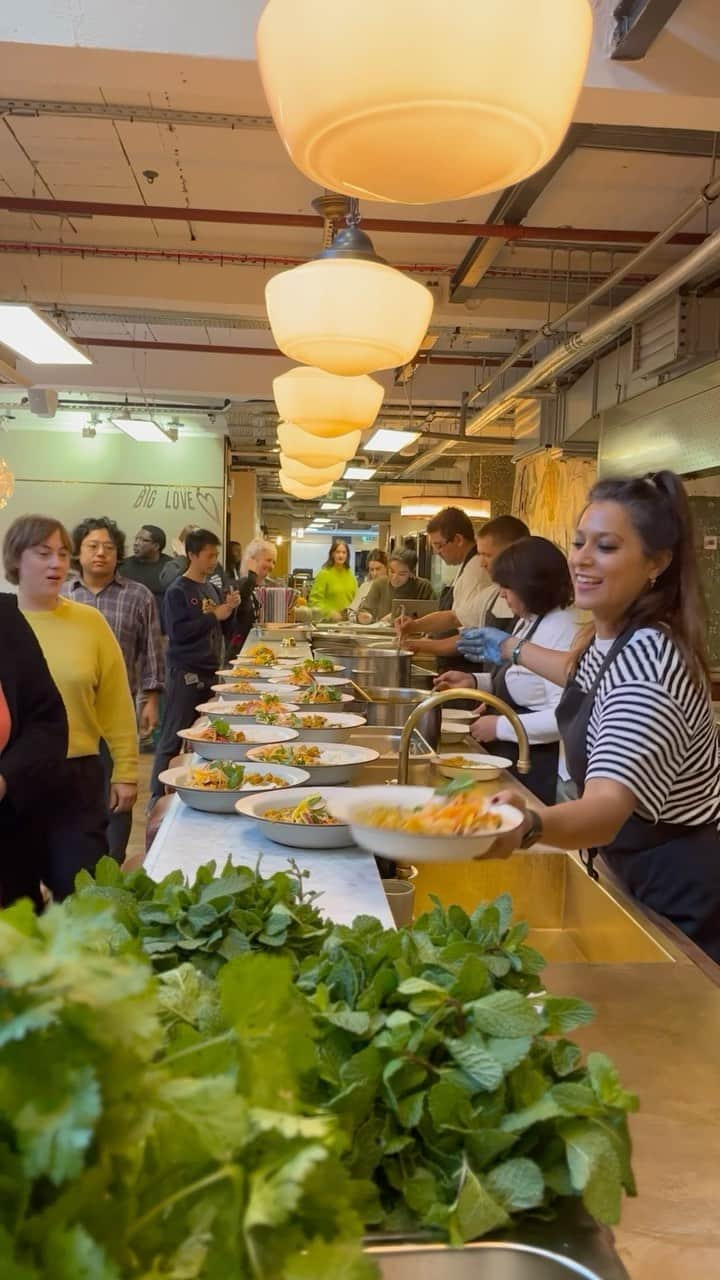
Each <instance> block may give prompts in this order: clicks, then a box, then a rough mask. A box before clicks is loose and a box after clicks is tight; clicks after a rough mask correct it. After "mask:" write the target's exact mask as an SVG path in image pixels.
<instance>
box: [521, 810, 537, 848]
mask: <svg viewBox="0 0 720 1280" xmlns="http://www.w3.org/2000/svg"><path fill="white" fill-rule="evenodd" d="M527 817H528V818H529V820H530V826H529V827H528V829H527V831H526V832H525V835H524V836H523V838H522V840H521V841H520V848H521V849H529V848H530V847H531V846H532V845H534V844H537V842H538V840H540V839H541V838H542V833H543V824H542V818H541V817H540V814H539V813H536V811H535V810H534V809H528V810H527Z"/></svg>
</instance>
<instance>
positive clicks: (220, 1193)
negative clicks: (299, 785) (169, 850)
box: [0, 860, 636, 1280]
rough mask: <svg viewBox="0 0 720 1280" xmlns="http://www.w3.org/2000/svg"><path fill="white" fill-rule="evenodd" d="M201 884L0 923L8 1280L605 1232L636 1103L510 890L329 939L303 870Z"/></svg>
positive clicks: (331, 932)
mask: <svg viewBox="0 0 720 1280" xmlns="http://www.w3.org/2000/svg"><path fill="white" fill-rule="evenodd" d="M214 870H215V869H214V866H213V865H212V864H210V865H209V866H207V867H204V868H202V869H201V870H200V872H199V873H198V876H197V878H196V880H195V883H194V884H193V885H191V886H189V885H187V884H185V883H184V881H183V879H182V877H181V876H179V875H177V874H176V875H173V876H170V877H168V878H167V879H166V880H164V881H163V882H162V883H160V884H156V883H155V882H153V881H151V880H150V879H149V877H148V876H147V875H146V874H145V873H143V872H136V873H135V874H134V875H131V876H127V877H123V876H122V875H121V873H120V872H119V871H118V869H117V868H116V867H115V864H114V863H111V862H110V861H109V860H108V861H106V862H103V863H102V864H100V866H99V868H98V873H97V879H95V880H93V879H91V878H90V877H89V876H82V877H80V878H79V881H78V887H77V890H76V893H75V894H74V895H73V896H72V897H71V898H70V899H68V900H67V901H66V902H65V903H64V904H62V906H56V907H53V908H52V909H51V910H50V911H49V912H48V913H47V914H46V915H44V916H43V917H41V918H40V919H36V918H35V917H34V916H33V915H32V912H31V910H30V908H29V906H28V905H27V904H18V905H17V906H15V907H13V908H11V909H10V910H8V911H5V912H3V913H0V1183H2V1191H1V1192H0V1259H1V1260H2V1275H3V1280H40V1277H43V1280H71V1278H72V1280H77V1278H78V1277H82V1280H196V1278H197V1280H200V1278H201V1277H202V1280H216V1278H217V1280H220V1278H221V1277H222V1280H241V1278H242V1280H244V1278H245V1277H246V1276H247V1277H248V1278H251V1277H252V1278H254V1280H270V1278H271V1277H273V1278H274V1277H276V1276H285V1277H287V1278H288V1280H311V1277H312V1280H325V1277H326V1276H327V1280H330V1275H331V1273H332V1276H333V1280H345V1278H347V1280H365V1277H369V1276H372V1274H373V1268H372V1265H371V1264H370V1263H369V1262H368V1260H367V1258H365V1257H364V1256H363V1255H362V1253H361V1251H360V1241H361V1237H362V1232H363V1230H366V1229H370V1230H383V1231H399V1232H408V1231H413V1232H415V1231H417V1230H418V1229H427V1230H429V1231H430V1232H432V1233H434V1234H436V1235H437V1236H438V1237H439V1238H445V1239H450V1240H451V1241H453V1242H455V1243H461V1242H464V1241H467V1240H471V1239H476V1238H478V1237H480V1236H482V1235H485V1234H487V1233H488V1232H494V1231H497V1230H502V1229H504V1228H507V1227H510V1226H511V1225H512V1222H513V1220H514V1219H516V1218H518V1217H519V1216H522V1215H523V1214H527V1213H530V1214H535V1215H545V1216H547V1215H550V1214H551V1213H552V1212H553V1206H554V1205H555V1204H556V1202H557V1201H558V1200H559V1199H560V1198H563V1197H569V1196H572V1197H582V1199H583V1201H584V1203H585V1205H586V1207H587V1208H588V1210H589V1211H590V1212H591V1213H592V1214H594V1216H595V1217H596V1218H598V1219H599V1220H600V1221H603V1222H611V1223H612V1222H615V1221H617V1218H618V1216H619V1212H620V1200H621V1195H622V1191H623V1190H625V1191H626V1192H628V1193H630V1194H633V1193H634V1186H633V1180H632V1172H631V1168H630V1142H629V1137H628V1130H627V1114H628V1112H629V1111H631V1110H633V1109H634V1107H635V1106H636V1101H635V1099H634V1098H633V1096H632V1095H630V1094H628V1093H626V1092H625V1091H624V1090H623V1088H622V1086H621V1084H620V1082H619V1080H618V1077H617V1073H616V1071H615V1069H614V1067H613V1065H612V1063H611V1062H610V1061H609V1060H608V1059H607V1058H606V1057H604V1055H601V1054H590V1055H589V1056H588V1058H587V1061H583V1059H582V1056H581V1053H580V1050H579V1049H578V1048H577V1047H576V1046H575V1045H574V1044H573V1043H572V1042H571V1041H570V1040H568V1039H567V1038H566V1037H567V1035H568V1034H569V1033H570V1032H572V1030H573V1029H574V1028H576V1027H579V1026H582V1025H583V1024H585V1023H587V1022H589V1021H590V1019H591V1017H592V1010H591V1009H590V1008H589V1006H588V1005H586V1004H585V1003H584V1002H583V1001H581V1000H574V999H568V998H563V999H558V998H553V997H551V996H548V995H547V994H541V995H538V994H533V993H538V992H542V990H543V984H542V980H541V978H540V977H539V975H540V972H541V970H542V967H543V964H544V962H543V960H542V957H541V956H539V955H538V954H537V953H536V952H535V951H534V950H532V948H530V947H528V946H527V943H526V941H525V939H526V934H527V928H526V926H525V925H523V924H513V923H512V921H511V919H510V916H511V906H510V903H509V900H508V899H507V898H504V897H502V898H499V899H498V900H497V901H496V902H494V903H491V904H485V905H483V906H480V907H478V909H477V910H476V911H475V912H474V913H473V914H472V916H468V915H467V914H466V913H465V912H464V911H461V910H460V909H459V908H457V907H450V908H449V909H448V910H447V911H446V910H444V909H443V908H442V907H441V905H440V904H439V903H437V904H436V905H435V907H434V909H433V910H432V911H431V912H429V913H428V914H426V915H425V916H423V917H422V918H421V919H420V920H418V921H417V922H416V924H415V925H414V927H413V928H411V929H403V930H399V931H397V932H395V931H392V930H385V929H383V928H382V926H381V925H380V923H379V922H378V921H377V920H374V919H372V918H369V917H359V918H358V919H357V920H356V921H355V923H354V924H353V926H352V927H346V926H335V927H333V926H331V925H329V924H327V923H326V922H324V921H323V919H322V918H321V916H320V914H319V912H318V910H317V906H316V903H315V900H314V895H312V894H309V895H308V894H306V893H303V888H302V886H303V878H302V876H301V874H300V873H299V872H298V869H297V868H296V867H295V868H294V871H293V873H292V874H290V875H282V874H281V875H275V876H272V877H270V878H269V879H263V878H262V877H261V876H260V874H259V872H258V871H257V870H256V871H252V870H249V869H246V868H242V867H231V866H229V865H228V866H226V867H225V868H224V870H223V871H222V872H221V873H220V875H219V876H216V875H215V874H214Z"/></svg>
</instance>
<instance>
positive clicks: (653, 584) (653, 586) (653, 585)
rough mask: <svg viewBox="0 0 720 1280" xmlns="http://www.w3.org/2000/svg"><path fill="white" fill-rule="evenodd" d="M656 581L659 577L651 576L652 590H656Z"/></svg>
mask: <svg viewBox="0 0 720 1280" xmlns="http://www.w3.org/2000/svg"><path fill="white" fill-rule="evenodd" d="M656 582H657V578H651V579H650V590H651V591H654V590H655V583H656Z"/></svg>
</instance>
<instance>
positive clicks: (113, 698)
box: [3, 515, 138, 899]
mask: <svg viewBox="0 0 720 1280" xmlns="http://www.w3.org/2000/svg"><path fill="white" fill-rule="evenodd" d="M70 552H71V543H70V538H69V535H68V532H67V530H66V529H65V528H64V526H63V525H62V524H61V523H60V521H59V520H55V519H53V518H52V517H49V516H38V515H27V516H20V517H19V518H18V519H17V520H14V521H13V523H12V524H11V525H10V527H9V529H8V531H7V533H6V534H5V540H4V543H3V561H4V565H5V576H6V578H7V580H8V582H11V583H13V584H14V585H17V587H18V603H19V605H20V608H21V610H22V612H23V614H24V616H25V618H26V619H27V621H28V622H29V624H30V626H31V627H32V630H33V631H34V632H35V635H36V636H37V639H38V641H39V643H40V647H41V649H42V651H43V653H44V655H45V660H46V662H47V664H48V667H49V669H50V674H51V676H52V678H53V680H54V681H55V684H56V685H57V687H58V690H59V692H60V695H61V697H62V700H63V702H64V704H65V710H66V712H67V718H68V725H69V742H68V753H67V758H66V760H65V762H64V764H63V766H62V769H61V770H60V772H59V774H58V775H57V778H56V784H57V787H58V792H59V798H60V803H59V805H58V808H57V809H56V810H55V812H54V814H53V820H52V823H50V824H49V825H48V827H47V833H46V849H47V861H46V866H45V871H44V874H43V879H44V881H45V883H46V885H47V886H48V888H49V889H50V890H51V892H52V894H53V897H54V898H56V899H62V898H64V897H66V896H67V895H68V894H69V893H71V892H72V889H73V885H74V882H75V876H76V875H77V873H78V871H81V870H83V869H85V870H87V871H93V870H94V868H95V866H96V864H97V862H98V860H99V859H100V858H101V857H102V856H103V855H104V854H106V853H107V852H108V842H107V825H108V802H107V800H106V795H105V775H104V771H103V766H102V762H101V760H100V742H101V740H103V741H105V742H106V743H107V746H108V750H109V752H110V756H111V758H112V762H113V769H112V779H111V784H110V795H109V808H110V812H111V813H123V812H128V811H129V810H131V809H132V807H133V805H134V804H135V800H136V798H137V771H138V744H137V728H136V723H135V707H134V705H133V700H132V696H131V694H130V686H129V684H128V678H127V672H126V670H125V662H124V660H123V655H122V651H121V649H120V646H119V644H118V642H117V640H116V639H115V636H114V635H113V633H112V631H111V630H110V627H109V626H108V624H107V622H106V621H105V619H104V618H103V616H102V614H101V613H100V612H99V610H98V609H91V608H89V607H88V606H87V605H85V604H77V603H76V602H75V601H74V600H66V599H65V598H64V597H63V596H61V594H60V591H61V588H62V585H63V583H64V581H65V579H66V577H67V573H68V568H69V565H70Z"/></svg>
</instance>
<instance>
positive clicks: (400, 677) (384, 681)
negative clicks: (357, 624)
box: [352, 647, 413, 689]
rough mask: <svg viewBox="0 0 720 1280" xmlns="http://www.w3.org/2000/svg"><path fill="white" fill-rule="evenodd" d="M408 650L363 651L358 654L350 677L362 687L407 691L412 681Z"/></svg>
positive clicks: (409, 652) (410, 659) (378, 649)
mask: <svg viewBox="0 0 720 1280" xmlns="http://www.w3.org/2000/svg"><path fill="white" fill-rule="evenodd" d="M412 658H413V655H412V652H411V650H410V649H386V648H380V647H378V648H377V649H375V648H372V649H365V650H364V652H362V653H360V654H358V656H357V658H356V660H355V662H354V664H353V666H352V676H353V680H356V681H357V683H358V684H361V685H363V687H364V686H365V685H366V684H368V683H370V684H375V685H382V686H384V687H385V688H393V689H408V688H409V687H410V683H411V680H412V675H411V671H410V668H411V665H412Z"/></svg>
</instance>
